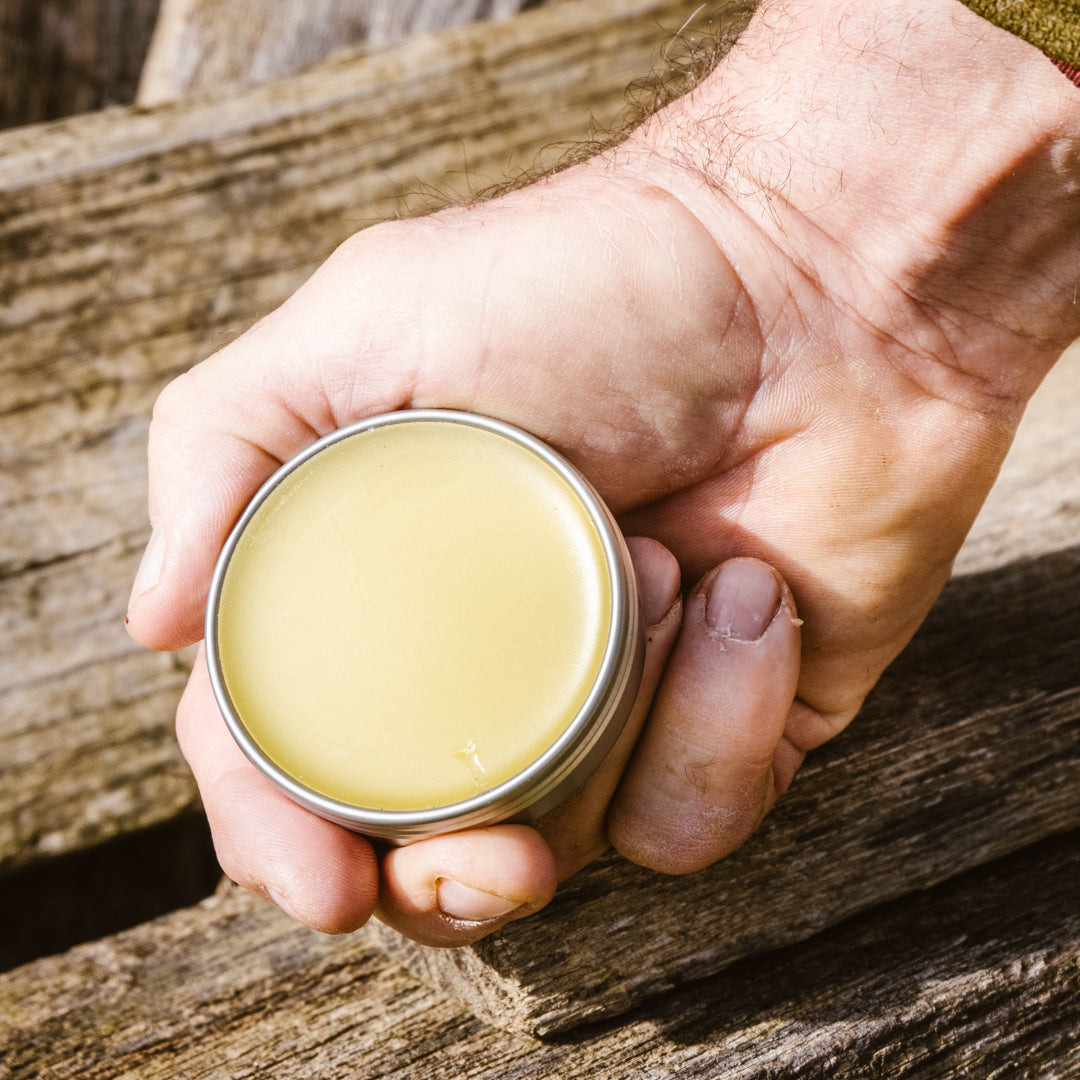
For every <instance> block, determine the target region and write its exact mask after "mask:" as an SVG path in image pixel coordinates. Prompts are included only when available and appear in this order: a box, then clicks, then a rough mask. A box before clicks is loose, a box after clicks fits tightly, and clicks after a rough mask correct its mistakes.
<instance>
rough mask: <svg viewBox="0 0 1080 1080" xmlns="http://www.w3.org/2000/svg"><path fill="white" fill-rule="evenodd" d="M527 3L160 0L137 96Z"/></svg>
mask: <svg viewBox="0 0 1080 1080" xmlns="http://www.w3.org/2000/svg"><path fill="white" fill-rule="evenodd" d="M540 2H543V0H540ZM526 6H530V7H536V6H538V5H537V0H532V2H531V3H529V0H436V2H435V3H432V2H431V0H275V2H274V3H273V4H267V3H265V2H264V0H162V3H161V14H160V16H159V18H158V22H157V25H156V27H155V28H154V37H153V41H152V44H151V46H150V51H149V55H148V56H147V58H146V65H145V67H144V68H143V72H142V78H141V80H140V82H139V92H138V97H137V101H138V103H139V104H140V105H160V104H162V103H163V102H166V101H178V100H180V99H182V98H185V97H188V96H189V95H191V94H193V93H194V94H215V95H220V94H221V93H222V92H226V91H234V90H237V89H240V88H242V87H245V86H253V85H256V84H257V83H261V82H268V81H270V80H271V79H280V78H283V77H284V76H286V75H292V74H295V73H296V72H297V71H299V70H301V69H302V68H304V67H309V66H311V65H312V64H315V63H317V62H319V61H320V60H325V59H326V58H327V57H328V56H330V55H331V54H332V53H334V52H337V51H340V50H342V49H347V48H350V47H353V46H358V45H371V46H385V45H389V44H391V43H392V42H396V41H400V40H401V39H402V38H405V37H407V36H408V35H409V34H415V33H423V32H425V31H430V30H442V29H445V28H446V27H449V26H462V25H464V24H465V23H468V22H472V21H473V20H476V19H491V18H495V19H500V18H509V17H510V16H511V15H515V14H517V12H519V11H520V10H521V9H522V8H524V7H526Z"/></svg>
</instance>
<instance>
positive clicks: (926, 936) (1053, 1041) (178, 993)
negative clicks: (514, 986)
mask: <svg viewBox="0 0 1080 1080" xmlns="http://www.w3.org/2000/svg"><path fill="white" fill-rule="evenodd" d="M1078 894H1080V834H1072V835H1069V836H1065V837H1060V838H1056V839H1054V840H1052V841H1049V842H1045V843H1043V844H1041V845H1039V846H1038V847H1036V848H1032V849H1028V850H1026V851H1024V852H1023V853H1021V854H1019V855H1017V856H1014V857H1012V858H1010V859H1008V860H1005V861H1002V862H1000V863H995V864H993V865H991V866H989V867H985V868H983V869H981V870H980V871H978V872H975V873H973V874H969V875H965V876H963V877H961V878H959V879H954V880H952V881H950V882H949V883H948V884H946V885H944V886H939V887H938V888H936V889H934V890H932V891H930V892H928V893H925V894H922V895H920V896H918V897H915V898H913V899H912V900H910V901H908V902H905V903H903V904H893V905H890V906H888V907H886V908H883V909H879V910H877V911H875V912H873V913H871V914H869V915H866V916H863V917H860V918H858V919H854V920H852V921H850V922H848V923H846V924H845V925H844V926H842V927H840V928H838V929H836V930H834V931H832V932H830V933H829V934H826V935H822V936H820V937H818V938H815V939H814V940H812V941H810V942H807V943H805V944H803V945H801V946H797V947H793V948H791V949H787V950H783V951H780V952H778V953H773V954H770V955H768V956H765V957H762V958H760V959H758V960H755V961H753V962H750V963H744V964H741V965H739V966H737V967H734V968H731V969H730V970H729V971H727V972H725V973H724V974H722V975H719V976H714V977H712V978H710V979H707V980H703V981H700V982H698V983H695V984H694V985H693V986H691V987H687V988H685V989H683V990H682V991H679V992H674V993H671V994H669V995H667V996H666V997H665V998H664V999H662V1000H659V1001H656V1002H654V1003H652V1004H650V1005H649V1006H648V1007H646V1008H639V1009H638V1010H636V1011H634V1012H632V1013H630V1014H629V1015H627V1016H625V1017H624V1018H623V1019H622V1020H621V1021H620V1022H618V1023H608V1024H603V1025H596V1026H593V1027H589V1028H586V1029H584V1030H582V1031H579V1032H575V1033H573V1034H572V1035H571V1036H563V1037H561V1038H559V1039H555V1040H547V1041H541V1040H536V1039H533V1038H531V1037H529V1036H526V1035H522V1034H517V1033H512V1032H506V1031H501V1030H499V1029H496V1028H493V1027H489V1026H486V1025H484V1024H483V1023H482V1022H480V1021H479V1020H477V1019H476V1018H475V1017H474V1016H472V1015H471V1014H470V1013H468V1012H466V1011H464V1010H462V1009H461V1008H460V1007H459V1006H456V1005H455V1004H454V1003H453V1002H452V1001H450V1000H448V999H445V998H442V997H440V996H439V995H438V994H436V993H434V992H433V991H432V990H430V989H429V988H427V987H425V986H424V985H423V984H422V983H419V982H416V981H414V980H413V979H411V978H410V977H409V976H408V975H407V974H406V973H405V972H404V971H403V970H402V969H400V968H399V967H397V966H396V965H394V964H393V963H391V962H390V961H388V960H387V959H386V958H385V957H384V956H383V955H382V954H380V952H379V951H378V950H377V949H375V948H373V947H372V945H371V943H370V942H369V941H367V940H366V938H365V936H364V935H363V934H359V935H354V936H352V937H349V938H344V939H334V938H328V937H323V936H321V935H318V934H315V933H313V932H310V931H305V930H303V929H302V928H300V927H297V926H295V925H293V924H291V923H290V922H289V921H288V919H286V918H285V917H284V916H283V915H281V914H280V913H279V912H277V911H276V910H274V909H273V908H271V907H270V906H269V905H266V904H264V903H262V902H261V901H259V900H257V899H256V898H254V897H252V896H249V895H246V894H242V893H239V892H236V891H231V892H224V893H222V894H220V895H218V896H216V897H214V898H213V899H212V900H209V901H207V902H205V903H203V904H202V905H200V906H198V907H196V908H192V909H188V910H184V911H179V912H176V913H173V914H171V915H168V916H166V917H164V918H162V919H160V920H157V921H156V922H153V923H148V924H145V925H143V926H140V927H138V928H136V929H134V930H130V931H127V932H125V933H123V934H120V935H117V936H116V937H113V938H109V939H106V940H103V941H100V942H95V943H93V944H90V945H85V946H81V947H79V948H77V949H75V950H72V951H71V952H69V953H67V954H63V955H60V956H56V957H50V958H48V959H46V960H42V961H38V962H37V963H34V964H31V965H28V966H26V967H23V968H20V969H18V970H16V971H13V972H10V973H8V974H7V975H4V976H0V1077H2V1078H3V1080H31V1078H38V1077H44V1078H50V1080H59V1078H61V1077H69V1076H79V1077H81V1078H82V1080H113V1078H118V1077H131V1076H138V1077H140V1078H141V1080H155V1078H158V1077H162V1078H166V1077H167V1078H168V1080H174V1078H175V1077H185V1078H192V1080H194V1078H198V1077H214V1078H218V1077H226V1076H230V1077H238V1076H266V1075H272V1076H273V1077H274V1078H275V1080H292V1078H303V1080H308V1078H309V1077H311V1076H348V1077H350V1078H351V1080H368V1078H370V1080H374V1078H376V1077H382V1078H386V1080H392V1078H401V1080H404V1078H409V1080H413V1078H415V1077H417V1076H423V1077H425V1078H428V1080H451V1078H452V1080H515V1078H521V1080H524V1078H526V1077H527V1078H529V1080H538V1078H542V1077H568V1076H595V1077H597V1080H623V1078H625V1077H627V1076H633V1077H635V1078H640V1080H660V1078H663V1077H670V1076H679V1077H685V1078H688V1080H693V1078H695V1077H720V1076H723V1077H738V1078H740V1080H775V1078H778V1077H784V1078H810V1077H813V1078H826V1077H827V1078H829V1080H849V1078H860V1080H861V1078H864V1077H866V1076H893V1077H901V1076H902V1077H907V1078H914V1080H932V1078H936V1080H945V1078H947V1077H955V1076H979V1077H982V1076H1004V1075H1010V1076H1014V1075H1015V1076H1030V1077H1034V1076H1038V1077H1040V1078H1043V1080H1055V1078H1060V1080H1065V1078H1067V1077H1075V1076H1076V1075H1077V1069H1078V1068H1080V1058H1078V1056H1077V1054H1078V1050H1077V1048H1078V1046H1080V995H1078V994H1077V992H1076V985H1077V978H1078V976H1080V910H1078V909H1077V905H1076V897H1077V895H1078ZM702 934H703V930H702V929H700V928H698V927H697V926H694V925H693V924H687V925H686V926H685V927H684V932H683V937H684V939H687V941H688V945H687V948H688V951H689V939H693V940H694V941H698V940H700V938H701V936H702ZM551 962H555V961H554V958H552V961H551Z"/></svg>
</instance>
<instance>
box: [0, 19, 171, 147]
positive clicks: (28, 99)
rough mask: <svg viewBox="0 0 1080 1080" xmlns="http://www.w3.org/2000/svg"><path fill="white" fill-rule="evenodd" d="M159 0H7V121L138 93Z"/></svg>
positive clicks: (2, 56) (1, 120) (2, 82)
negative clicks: (136, 91)
mask: <svg viewBox="0 0 1080 1080" xmlns="http://www.w3.org/2000/svg"><path fill="white" fill-rule="evenodd" d="M158 3H159V0H0V128H5V127H14V126H16V125H19V124H33V123H38V122H40V121H42V120H52V119H55V118H57V117H61V116H69V115H71V114H72V113H79V112H86V111H88V110H90V109H100V108H103V107H104V106H106V105H116V104H127V103H129V102H131V101H134V100H135V90H136V87H137V86H138V82H139V75H140V72H141V70H142V66H143V61H144V59H145V58H146V53H147V49H148V48H149V45H150V35H151V32H152V30H153V27H154V22H155V20H156V18H157V11H158Z"/></svg>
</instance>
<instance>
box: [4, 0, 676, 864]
mask: <svg viewBox="0 0 1080 1080" xmlns="http://www.w3.org/2000/svg"><path fill="white" fill-rule="evenodd" d="M693 8H694V4H693V3H692V0H683V2H671V0H668V2H663V0H654V2H636V3H628V2H627V0H578V2H576V3H573V4H570V5H568V6H567V7H566V8H565V9H561V10H560V11H559V12H558V13H557V14H556V13H555V11H554V9H549V10H540V11H537V12H533V13H530V14H526V15H522V16H519V17H517V18H515V19H513V20H510V21H507V22H501V23H482V24H476V25H473V26H470V27H465V28H462V29H459V30H450V31H446V32H444V33H443V34H441V35H429V36H425V37H422V38H417V39H413V40H412V41H409V42H406V43H405V44H403V45H401V46H398V47H394V48H390V49H388V50H386V51H385V52H384V53H381V54H379V55H377V56H373V57H369V58H351V59H347V60H344V61H342V62H340V63H334V64H330V65H328V66H326V67H325V68H322V69H320V70H318V71H314V72H311V73H309V74H307V75H304V76H300V77H297V78H295V79H291V80H286V81H283V82H278V83H274V84H271V85H269V86H267V87H263V88H260V89H258V90H255V91H252V92H250V93H248V94H244V95H240V96H238V97H233V98H229V99H227V100H223V101H218V102H213V103H208V102H203V103H201V104H190V105H188V104H180V105H177V106H172V107H164V108H162V109H159V110H153V111H144V110H138V109H118V110H110V111H108V112H104V113H93V114H88V115H86V116H82V117H78V118H75V119H73V120H70V121H59V122H57V123H55V124H52V125H46V126H36V127H29V128H22V129H17V130H13V131H10V132H6V133H2V134H0V630H2V632H3V640H4V649H3V650H2V651H0V869H12V868H14V867H16V866H18V865H22V864H26V863H29V862H32V861H34V860H38V859H42V858H48V857H52V856H55V855H57V854H59V853H62V852H65V851H71V850H76V849H80V848H84V847H88V846H91V845H93V844H97V843H100V842H102V841H103V840H106V839H108V838H109V837H111V836H114V835H116V834H118V833H123V832H130V831H132V830H136V829H140V828H145V827H148V826H151V825H154V824H156V823H159V822H161V821H164V820H168V819H170V818H172V817H174V816H175V815H177V814H181V813H184V812H186V811H188V810H190V809H191V808H192V807H193V806H195V805H197V795H196V792H195V788H194V785H193V783H192V781H191V779H190V777H189V775H188V772H187V768H186V766H185V765H184V763H183V762H182V760H181V759H180V755H179V753H178V751H177V749H176V746H175V743H174V740H173V737H172V731H171V728H172V713H173V708H174V705H175V701H176V699H177V696H178V694H179V691H180V689H181V686H182V684H183V681H184V678H185V670H186V665H187V663H189V661H190V657H189V656H186V655H185V656H183V657H167V656H166V657H163V656H155V655H152V654H149V653H145V652H143V651H141V650H139V649H138V648H137V647H135V646H134V645H133V644H132V643H131V642H130V641H128V639H127V637H126V634H125V633H124V630H123V612H124V608H125V605H126V600H127V593H128V589H129V587H130V581H131V577H132V575H133V573H134V569H135V565H136V563H137V559H138V553H139V549H140V548H141V546H142V543H143V541H144V539H145V535H146V524H145V521H146V509H145V497H146V493H145V441H146V428H147V423H148V418H149V415H150V410H151V405H152V403H153V400H154V398H155V396H156V395H157V393H158V391H159V390H160V388H161V386H162V385H163V384H164V383H165V382H166V381H167V380H168V379H169V378H170V377H172V376H174V375H176V374H178V373H179V372H180V371H182V370H184V369H186V368H188V367H189V366H191V365H192V364H193V363H195V362H196V361H197V360H199V359H200V358H201V357H202V356H204V355H206V354H207V353H209V352H211V351H213V349H214V348H216V347H217V346H220V345H221V344H223V343H224V342H225V341H226V340H228V339H229V338H231V337H233V336H235V335H236V334H237V333H238V332H240V331H241V330H243V329H244V328H245V327H246V326H247V325H249V324H250V323H252V322H253V321H255V320H256V319H257V318H258V317H259V316H261V315H262V314H264V313H265V312H266V311H267V310H268V309H269V308H271V307H272V306H274V305H276V304H277V303H279V302H280V301H282V300H284V299H285V297H286V296H288V295H289V293H291V292H292V291H293V290H294V289H295V288H296V287H297V286H298V285H299V284H300V282H301V281H302V280H303V279H304V278H305V277H306V276H307V275H308V274H309V273H310V272H311V271H312V270H313V269H314V267H315V266H317V265H318V264H319V263H320V262H321V261H322V260H323V259H324V258H325V257H326V255H327V254H329V252H330V251H331V250H332V249H333V248H334V247H335V246H336V245H337V244H338V243H339V242H340V241H342V240H344V239H345V238H346V237H347V236H349V235H350V234H351V233H352V232H354V231H355V230H356V229H357V228H359V227H360V226H362V225H363V224H366V223H370V222H371V221H374V220H378V219H379V218H381V217H384V216H393V215H395V214H397V213H401V212H403V211H404V210H406V209H408V208H409V207H422V206H425V205H428V204H429V203H430V201H431V199H432V198H435V197H436V196H432V195H430V194H424V192H430V191H431V190H435V191H444V192H446V191H451V190H453V189H455V188H457V189H458V190H459V191H460V190H461V189H462V188H463V187H465V188H467V187H468V182H469V180H468V179H467V178H466V173H467V172H469V173H470V174H471V176H472V177H473V178H478V179H477V182H478V183H480V184H483V183H486V182H490V181H492V180H495V179H497V178H499V177H501V176H503V175H504V172H505V169H506V168H507V165H508V163H510V164H511V165H512V163H513V162H514V161H515V160H516V161H517V162H518V163H520V164H530V163H531V162H532V160H533V158H534V156H535V155H536V154H537V153H538V152H539V150H540V148H542V147H544V146H547V145H549V144H551V143H552V142H557V141H560V140H564V139H584V138H587V137H588V135H589V131H590V125H591V123H592V119H593V117H596V118H598V119H599V120H600V121H601V122H602V123H607V122H610V121H612V120H613V119H614V118H615V117H616V115H617V114H618V113H619V111H620V109H621V107H622V106H623V103H624V88H625V86H626V84H627V83H628V82H630V81H631V80H632V79H633V78H634V77H635V76H636V75H638V74H640V73H641V72H642V71H647V70H649V69H650V68H651V67H652V66H653V64H654V62H655V59H656V54H657V51H658V49H659V48H660V47H661V45H662V44H663V42H664V41H665V39H666V35H667V34H668V33H669V32H670V31H672V30H674V29H677V28H678V27H679V25H681V23H682V22H683V21H684V20H685V19H686V17H687V15H688V14H689V13H690V12H691V11H692V10H693Z"/></svg>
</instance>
